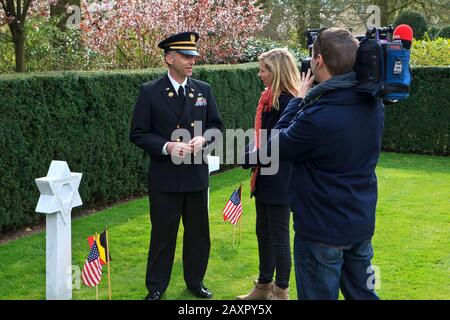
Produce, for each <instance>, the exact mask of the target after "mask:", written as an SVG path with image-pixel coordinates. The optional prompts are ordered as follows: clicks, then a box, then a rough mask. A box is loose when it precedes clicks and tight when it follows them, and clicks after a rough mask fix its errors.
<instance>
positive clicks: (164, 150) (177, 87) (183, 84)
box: [161, 72, 187, 156]
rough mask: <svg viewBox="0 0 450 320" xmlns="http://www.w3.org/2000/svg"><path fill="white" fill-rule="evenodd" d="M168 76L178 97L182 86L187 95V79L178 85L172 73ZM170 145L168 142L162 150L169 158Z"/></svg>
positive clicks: (168, 73)
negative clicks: (168, 149)
mask: <svg viewBox="0 0 450 320" xmlns="http://www.w3.org/2000/svg"><path fill="white" fill-rule="evenodd" d="M167 76H168V77H169V80H170V83H172V86H173V88H174V89H175V92H176V94H177V95H178V89H179V88H180V86H182V87H183V90H184V92H185V94H186V84H187V77H186V78H184V81H183V82H182V83H178V82H177V81H176V80H175V79H174V78H172V77H171V75H170V72H167ZM168 144H169V141H168V142H166V143H165V144H164V146H163V148H162V151H161V154H163V155H165V156H167V155H168V154H169V153H168V152H167V145H168Z"/></svg>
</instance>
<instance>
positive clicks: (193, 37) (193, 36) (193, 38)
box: [191, 34, 195, 42]
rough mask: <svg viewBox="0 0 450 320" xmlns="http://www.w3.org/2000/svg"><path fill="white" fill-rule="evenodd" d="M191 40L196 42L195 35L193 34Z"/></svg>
mask: <svg viewBox="0 0 450 320" xmlns="http://www.w3.org/2000/svg"><path fill="white" fill-rule="evenodd" d="M191 42H195V35H193V34H191Z"/></svg>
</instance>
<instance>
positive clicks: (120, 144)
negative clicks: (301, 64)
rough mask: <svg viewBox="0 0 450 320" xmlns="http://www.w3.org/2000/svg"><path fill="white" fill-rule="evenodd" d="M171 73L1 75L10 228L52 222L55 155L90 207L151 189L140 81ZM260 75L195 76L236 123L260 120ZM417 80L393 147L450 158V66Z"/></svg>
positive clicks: (400, 111) (1, 139)
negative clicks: (41, 180) (136, 141)
mask: <svg viewBox="0 0 450 320" xmlns="http://www.w3.org/2000/svg"><path fill="white" fill-rule="evenodd" d="M164 72H165V71H163V69H151V70H135V71H126V72H125V71H109V72H64V73H61V72H52V73H44V74H26V75H6V76H0V150H1V152H2V156H1V157H0V176H1V177H2V178H1V179H0V190H2V194H1V197H0V234H2V233H4V232H5V231H7V230H13V229H17V228H20V227H23V226H26V225H30V224H34V223H36V222H39V221H42V220H43V219H44V217H43V215H39V214H36V213H35V212H34V209H35V206H36V203H37V201H38V199H39V192H38V190H37V188H36V185H35V184H34V179H35V178H38V177H42V176H45V175H46V173H47V170H48V166H49V164H50V162H51V160H64V161H67V162H68V164H69V167H70V169H71V170H72V171H74V172H82V173H83V179H82V182H81V189H80V194H81V197H82V199H83V203H84V205H83V209H90V208H95V207H97V206H100V205H105V204H108V203H111V202H114V201H118V200H122V199H126V198H127V197H129V196H133V195H142V194H144V193H145V192H146V172H147V167H148V158H147V156H146V155H145V154H144V152H143V151H142V150H141V149H139V148H137V147H136V146H134V145H133V144H132V143H131V142H130V141H129V138H128V134H129V128H130V122H131V116H132V112H133V108H134V103H135V101H136V98H137V94H138V90H139V86H140V84H141V83H144V82H147V81H149V80H152V79H155V78H157V77H160V76H161V75H162V74H163V73H164ZM257 72H258V65H257V64H256V63H252V64H244V65H237V66H201V67H197V68H196V69H195V74H194V77H195V78H197V79H200V80H204V81H207V82H209V83H210V84H211V86H212V88H213V91H214V95H215V98H216V101H217V104H218V106H219V111H220V114H221V118H222V121H223V122H224V125H225V127H226V128H243V129H244V130H246V129H248V128H251V127H252V126H253V122H254V114H255V108H256V104H257V102H258V99H259V96H260V93H261V90H262V84H261V81H260V80H259V79H258V77H257V76H256V74H257ZM413 77H414V80H413V83H412V87H411V97H410V98H409V99H408V100H406V101H403V102H400V103H398V104H394V105H388V106H386V125H385V133H384V138H383V148H384V149H385V150H391V151H400V152H414V153H425V154H438V155H449V154H450V151H449V147H450V140H449V139H450V131H449V130H450V128H449V125H448V119H450V108H449V104H448V97H449V95H450V68H417V69H413ZM225 145H226V144H225ZM78 210H80V209H75V210H74V214H77V213H78V212H79V211H78Z"/></svg>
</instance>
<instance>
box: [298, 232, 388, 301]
mask: <svg viewBox="0 0 450 320" xmlns="http://www.w3.org/2000/svg"><path fill="white" fill-rule="evenodd" d="M372 257H373V249H372V241H371V239H369V240H366V241H364V242H361V243H358V244H355V245H348V246H332V245H327V244H322V243H318V242H314V241H311V240H308V239H305V238H304V237H301V236H299V235H295V240H294V261H295V276H296V282H297V294H298V299H302V300H336V299H338V298H339V288H340V289H341V292H342V294H343V295H344V297H345V299H355V300H356V299H358V300H378V299H379V298H378V296H377V295H376V294H375V291H374V287H375V276H374V271H373V269H372V267H371V262H370V260H371V259H372Z"/></svg>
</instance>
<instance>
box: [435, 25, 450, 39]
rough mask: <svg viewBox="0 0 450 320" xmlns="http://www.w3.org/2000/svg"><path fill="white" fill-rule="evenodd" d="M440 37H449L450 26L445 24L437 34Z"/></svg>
mask: <svg viewBox="0 0 450 320" xmlns="http://www.w3.org/2000/svg"><path fill="white" fill-rule="evenodd" d="M437 36H438V37H440V38H445V39H450V26H446V27H444V28H442V29H441V31H439V33H438V34H437Z"/></svg>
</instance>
